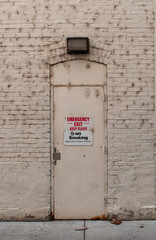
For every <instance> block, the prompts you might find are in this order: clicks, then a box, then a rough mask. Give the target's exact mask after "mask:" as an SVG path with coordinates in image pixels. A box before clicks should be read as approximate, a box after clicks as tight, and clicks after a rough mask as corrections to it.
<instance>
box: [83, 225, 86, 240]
mask: <svg viewBox="0 0 156 240" xmlns="http://www.w3.org/2000/svg"><path fill="white" fill-rule="evenodd" d="M85 227H86V220H84V231H83V238H84V240H86V231H85Z"/></svg>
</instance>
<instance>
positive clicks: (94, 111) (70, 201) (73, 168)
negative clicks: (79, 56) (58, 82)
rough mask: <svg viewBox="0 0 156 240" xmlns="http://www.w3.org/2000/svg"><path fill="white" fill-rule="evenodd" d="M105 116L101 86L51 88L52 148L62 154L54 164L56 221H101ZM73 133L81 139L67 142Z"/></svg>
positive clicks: (103, 207) (102, 211) (102, 216)
mask: <svg viewBox="0 0 156 240" xmlns="http://www.w3.org/2000/svg"><path fill="white" fill-rule="evenodd" d="M104 117H105V116H104V89H103V86H72V87H71V86H54V126H53V127H54V147H55V148H56V149H57V152H60V153H61V159H60V160H57V161H56V165H54V217H55V219H94V218H95V219H96V218H97V217H98V216H99V218H104V215H105V201H104V199H105V197H106V196H105V190H104V184H105V183H104V181H105V172H106V170H105V163H104V138H105V136H104V132H105V131H104V127H105V126H104ZM67 118H68V120H69V122H67ZM72 121H73V122H72ZM74 121H75V122H77V123H74ZM67 123H68V124H71V126H72V127H73V126H76V128H69V129H67ZM74 124H75V125H74ZM85 124H86V125H85ZM87 124H88V126H89V127H88V129H87V128H83V127H84V126H87ZM78 127H80V128H78ZM81 127H82V128H81ZM70 129H71V131H70V132H69V133H68V132H67V131H68V130H70ZM73 129H74V130H73ZM75 129H76V130H75ZM83 129H87V131H88V132H87V131H86V133H84V132H83V131H84V130H83ZM71 132H72V133H71ZM75 132H79V133H78V134H80V138H76V139H74V140H73V138H71V139H69V136H73V134H74V136H76V137H77V133H75ZM64 133H67V134H64ZM75 134H76V135H75ZM85 134H89V137H88V140H86V139H87V138H85ZM78 136H79V135H78ZM82 136H83V137H84V138H83V137H82ZM81 138H82V139H84V141H83V140H82V139H81ZM68 139H69V141H67V140H68Z"/></svg>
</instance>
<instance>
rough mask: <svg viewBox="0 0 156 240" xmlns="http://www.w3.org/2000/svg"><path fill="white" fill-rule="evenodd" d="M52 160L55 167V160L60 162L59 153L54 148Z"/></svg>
mask: <svg viewBox="0 0 156 240" xmlns="http://www.w3.org/2000/svg"><path fill="white" fill-rule="evenodd" d="M53 159H54V161H53V163H54V165H56V163H57V160H61V153H60V152H57V149H56V147H54V152H53Z"/></svg>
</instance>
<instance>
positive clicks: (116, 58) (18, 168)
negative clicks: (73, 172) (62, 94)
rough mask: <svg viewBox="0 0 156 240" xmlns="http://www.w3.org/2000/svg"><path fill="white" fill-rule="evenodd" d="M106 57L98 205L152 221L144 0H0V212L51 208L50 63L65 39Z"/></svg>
mask: <svg viewBox="0 0 156 240" xmlns="http://www.w3.org/2000/svg"><path fill="white" fill-rule="evenodd" d="M68 36H86V37H89V38H90V43H91V53H90V55H89V56H82V58H83V59H85V58H86V59H90V60H93V61H96V62H101V63H104V64H107V94H108V116H107V117H108V129H107V130H108V213H109V217H110V218H111V217H112V216H113V215H118V216H119V217H121V218H123V219H155V218H156V211H155V209H156V206H155V205H156V204H155V200H156V199H155V198H156V193H155V186H156V178H155V158H154V156H155V155H154V141H155V135H154V130H155V126H154V123H155V121H154V117H155V90H154V89H155V88H154V87H155V86H154V85H155V84H154V14H153V1H152V0H135V1H134V0H127V1H125V0H109V1H106V0H96V1H95V0H94V1H93V0H59V1H58V0H27V1H26V0H8V1H7V0H1V1H0V83H1V84H0V90H1V91H0V186H1V187H0V219H3V220H5V219H7V220H11V219H15V220H17V219H19V220H21V219H25V220H33V219H43V220H44V219H49V218H50V217H49V216H50V214H51V183H50V182H51V164H50V154H51V153H50V96H49V92H50V77H49V69H50V66H49V65H50V64H54V63H57V62H60V61H65V60H68V59H69V60H70V59H74V58H76V59H77V57H75V56H68V55H67V54H66V37H68Z"/></svg>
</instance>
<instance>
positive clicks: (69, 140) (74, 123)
mask: <svg viewBox="0 0 156 240" xmlns="http://www.w3.org/2000/svg"><path fill="white" fill-rule="evenodd" d="M92 127H93V121H92V118H91V117H65V119H64V128H65V131H64V145H93V129H92Z"/></svg>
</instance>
